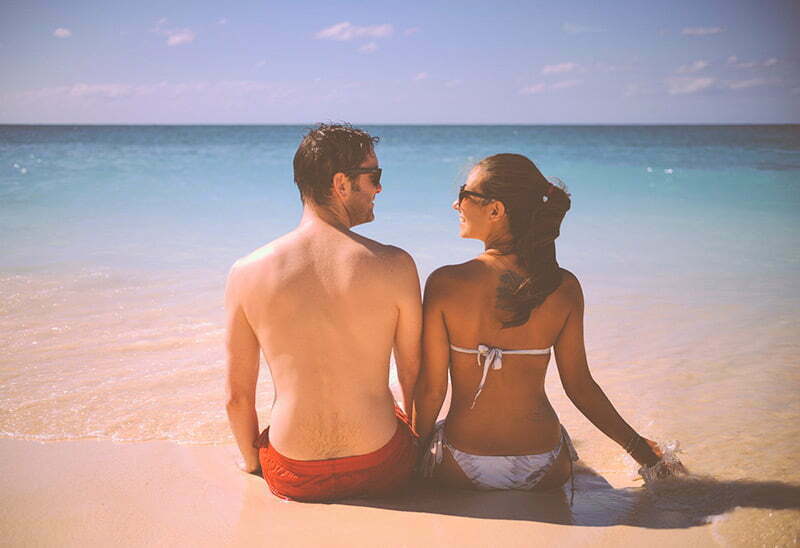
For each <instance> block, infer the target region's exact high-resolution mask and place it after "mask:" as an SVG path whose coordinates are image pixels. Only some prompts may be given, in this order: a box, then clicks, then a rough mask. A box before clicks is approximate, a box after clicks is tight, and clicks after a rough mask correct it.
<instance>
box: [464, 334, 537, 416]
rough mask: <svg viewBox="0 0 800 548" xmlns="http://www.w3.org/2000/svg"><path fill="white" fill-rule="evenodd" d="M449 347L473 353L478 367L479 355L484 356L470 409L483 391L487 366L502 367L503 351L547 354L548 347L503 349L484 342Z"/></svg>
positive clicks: (487, 371) (487, 372) (465, 352)
mask: <svg viewBox="0 0 800 548" xmlns="http://www.w3.org/2000/svg"><path fill="white" fill-rule="evenodd" d="M450 348H452V349H453V350H455V351H456V352H463V353H464V354H475V355H476V356H475V357H476V359H477V362H478V367H481V356H484V360H483V375H481V382H480V384H479V385H478V391H477V392H475V397H474V398H472V405H470V406H469V408H470V409H472V408H474V407H475V403H476V402H477V401H478V396H480V395H481V392H482V391H483V386H484V385H485V384H486V377H487V375H488V374H489V368H490V367H491V368H492V369H502V368H503V353H506V354H533V355H536V354H549V353H550V349H549V348H544V349H538V348H534V349H528V350H503V349H502V348H497V347H496V346H488V345H485V344H479V345H478V348H477V349H475V350H472V349H470V348H462V347H460V346H456V345H454V344H451V345H450Z"/></svg>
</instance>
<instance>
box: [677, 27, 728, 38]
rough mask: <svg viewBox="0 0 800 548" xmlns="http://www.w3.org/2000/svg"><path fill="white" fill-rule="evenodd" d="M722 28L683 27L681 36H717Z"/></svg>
mask: <svg viewBox="0 0 800 548" xmlns="http://www.w3.org/2000/svg"><path fill="white" fill-rule="evenodd" d="M723 30H725V29H723V28H722V27H685V28H684V29H683V30H682V31H681V34H685V35H687V36H709V35H711V34H719V33H720V32H722V31H723Z"/></svg>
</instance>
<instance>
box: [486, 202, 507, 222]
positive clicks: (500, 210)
mask: <svg viewBox="0 0 800 548" xmlns="http://www.w3.org/2000/svg"><path fill="white" fill-rule="evenodd" d="M505 216H506V204H504V203H503V202H501V201H500V200H495V201H494V202H492V206H491V209H490V210H489V220H491V221H499V220H501V219H502V218H503V217H505Z"/></svg>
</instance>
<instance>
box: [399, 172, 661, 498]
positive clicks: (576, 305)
mask: <svg viewBox="0 0 800 548" xmlns="http://www.w3.org/2000/svg"><path fill="white" fill-rule="evenodd" d="M481 181H482V172H481V169H480V167H476V168H475V169H473V170H472V171H471V172H470V175H469V177H468V179H467V183H466V190H472V191H474V192H481V191H482V189H481ZM453 208H454V209H455V210H456V211H458V213H459V219H460V231H461V236H462V237H465V238H476V239H479V240H481V241H483V242H484V244H485V251H484V253H482V254H481V255H480V256H478V257H476V258H475V259H473V260H471V261H468V262H466V263H463V264H458V265H449V266H445V267H442V268H440V269H438V270H436V271H435V272H433V273H432V274H431V275H430V277H429V278H428V281H427V284H426V287H425V295H424V300H423V326H424V327H423V343H422V352H423V357H422V369H421V371H420V376H419V380H418V383H417V388H416V393H415V399H414V407H415V417H414V419H415V427H416V430H417V432H418V433H419V435H420V437H421V440H423V443H422V447H426V446H427V444H426V443H425V441H427V440H429V438H430V435H431V433H432V430H433V427H434V423H435V421H436V418H437V415H438V414H439V411H440V409H441V406H442V404H443V402H444V399H445V394H446V392H447V384H448V370H449V372H450V375H451V378H452V382H453V387H452V388H453V392H452V400H451V404H450V409H449V411H448V414H447V422H446V427H445V435H446V438H447V440H448V441H449V442H450V443H451V444H452V445H453V446H455V447H457V448H458V449H460V450H463V451H466V452H468V453H472V454H476V455H526V454H534V453H544V452H547V451H550V450H551V449H553V448H554V447H555V446H556V445H557V444H558V442H559V439H560V428H559V420H558V417H557V416H556V414H555V412H554V410H553V408H552V407H551V406H550V402H549V401H548V399H547V395H546V394H545V391H544V380H545V372H546V369H547V364H548V361H549V359H550V357H549V356H547V355H544V356H542V355H504V356H503V367H502V369H499V370H492V371H490V372H489V374H488V377H487V380H486V385H485V387H484V390H483V392H482V393H481V395H480V397H479V398H478V400H477V402H476V404H475V407H474V408H472V409H470V405H471V404H472V401H473V397H474V395H475V391H476V389H477V387H478V384H479V383H480V379H481V374H482V369H481V367H478V366H477V364H476V357H475V355H474V354H465V353H461V352H455V351H451V350H450V344H454V345H456V346H460V347H465V348H476V347H477V346H478V344H486V345H490V346H495V347H499V348H504V349H529V348H548V347H551V346H552V347H553V349H554V353H555V359H556V363H557V366H558V372H559V375H560V377H561V382H562V384H563V386H564V389H565V391H566V393H567V395H568V396H569V398H570V400H572V402H573V403H574V404H575V406H576V407H578V409H580V411H581V412H582V413H583V414H584V415H585V416H586V417H587V418H588V419H589V420H590V421H591V422H592V423H593V424H594V425H595V426H597V427H598V428H599V429H600V430H601V431H602V432H604V433H605V434H606V435H607V436H608V437H610V438H611V439H613V440H614V441H616V442H617V443H618V444H620V446H622V447H625V446H626V445H627V444H629V443H630V441H631V440H632V439H635V437H636V435H637V434H636V431H635V430H634V429H633V428H632V427H631V426H630V425H628V423H626V422H625V421H624V420H623V419H622V417H621V416H620V415H619V413H617V411H616V410H615V409H614V406H613V405H612V404H611V402H610V401H609V399H608V398H607V397H606V395H605V394H604V393H603V391H602V389H601V388H600V387H599V386H598V385H597V383H596V382H595V381H594V379H593V378H592V375H591V372H590V371H589V366H588V363H587V359H586V349H585V347H584V336H583V313H584V300H583V293H582V290H581V286H580V283H579V282H578V279H577V278H576V277H575V276H574V275H573V274H572V273H571V272H569V271H567V270H563V269H562V270H561V274H562V275H561V283H560V285H559V286H558V287H557V289H556V290H555V291H554V292H552V293H551V294H550V295H549V296H547V298H546V299H545V300H544V302H543V303H542V304H541V305H539V306H538V307H537V308H535V309H534V310H533V311H532V313H531V315H530V319H529V320H528V321H527V322H525V323H523V324H522V325H519V326H517V327H508V328H503V326H502V322H501V317H502V316H501V314H500V313H499V311H498V309H497V306H496V299H497V288H498V287H499V286H500V285H501V283H502V281H501V277H502V276H504V275H506V276H507V275H508V272H513V273H515V274H518V275H520V276H524V274H525V273H524V271H523V270H522V269H521V268H520V266H519V263H518V258H517V257H516V256H515V255H514V254H509V253H508V252H507V250H508V249H509V242H510V239H511V234H510V229H509V223H508V216H507V212H506V210H505V206H504V204H503V202H500V201H497V200H494V201H488V203H487V201H485V200H481V199H479V198H473V197H471V196H467V197H465V198H464V199H463V201H462V202H461V203H460V204H459V203H458V202H454V204H453ZM501 250H504V251H501ZM563 449H564V448H562V451H561V453H560V455H559V458H558V460H557V461H556V463H555V465H554V466H553V467H552V468H551V469H550V471H549V472H548V474H547V475H546V476H545V477H544V478H543V479H542V481H541V482H540V483H539V484H538V485H537V489H547V488H552V487H555V486H559V485H561V484H563V483H564V481H566V480H567V479H568V477H569V469H570V467H569V456H568V453H569V452H568V451H566V450H563ZM632 456H633V458H635V459H636V460H637V461H638V462H639V463H641V464H654V463H655V462H657V461H658V459H659V457H660V451H659V450H658V449H657V446H656V444H655V443H654V442H652V441H650V440H645V439H644V438H642V441H641V443H639V444H638V447H637V449H636V450H634V451H633V452H632ZM436 477H437V478H438V479H439V480H440V481H442V482H444V483H446V484H449V485H452V486H457V487H469V486H470V485H471V484H470V482H469V480H468V479H467V478H466V477H465V476H464V474H463V472H462V471H461V469H460V468H459V467H458V465H457V464H456V463H455V461H454V460H453V458H452V456H451V455H450V452H449V450H447V449H446V448H445V455H444V459H443V461H442V465H441V466H438V467H437V469H436Z"/></svg>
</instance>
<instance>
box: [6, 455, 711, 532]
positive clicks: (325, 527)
mask: <svg viewBox="0 0 800 548" xmlns="http://www.w3.org/2000/svg"><path fill="white" fill-rule="evenodd" d="M0 454H2V459H0V478H1V479H0V490H2V492H3V499H4V500H3V503H4V504H3V516H2V520H1V521H0V529H2V532H3V539H4V544H6V545H9V546H83V547H86V546H108V545H112V544H113V545H122V546H173V545H179V544H180V545H187V546H258V545H261V546H265V545H269V546H280V545H288V546H312V545H313V546H319V545H324V546H376V545H381V546H434V545H446V546H450V545H455V546H497V545H501V546H530V545H538V544H541V545H552V544H556V543H558V544H559V545H569V546H574V545H578V546H580V545H593V546H616V545H633V544H635V545H643V544H647V545H648V546H649V547H655V546H705V545H715V544H716V542H715V540H714V534H713V533H714V531H713V525H699V526H685V524H682V525H678V526H676V527H669V526H666V527H665V526H664V524H661V525H659V526H658V527H652V526H636V525H625V524H620V525H608V524H607V523H604V524H601V525H599V526H592V525H587V524H585V523H584V524H580V523H578V524H572V523H570V521H571V520H575V517H577V521H578V522H581V521H584V522H586V521H587V517H588V521H589V522H591V519H592V518H591V515H592V512H591V511H590V512H587V511H586V506H587V504H589V505H590V504H591V501H590V500H587V499H586V497H583V498H582V495H581V494H580V489H579V492H578V495H577V496H576V505H575V514H576V516H575V517H571V512H570V510H569V506H568V504H567V502H566V497H565V496H564V495H563V494H548V495H531V494H528V493H472V492H458V491H452V492H441V491H434V490H431V489H426V488H419V487H418V488H416V489H415V490H413V491H412V492H411V493H409V494H407V495H405V496H400V497H396V498H394V499H392V500H386V501H371V502H367V501H346V502H344V503H336V504H305V503H297V502H284V501H280V500H278V499H276V498H275V497H273V496H272V495H271V494H270V493H269V491H268V489H267V487H266V484H265V483H264V481H263V480H262V479H261V478H258V477H255V476H250V475H247V474H244V473H242V472H240V471H239V470H238V469H237V468H236V466H235V462H236V457H237V451H236V448H235V446H233V445H221V446H187V445H178V444H175V443H172V442H166V441H157V442H141V443H130V444H119V443H114V442H110V441H66V442H51V443H41V442H34V441H24V440H11V439H4V440H0ZM606 479H607V478H606ZM580 508H583V510H580ZM595 514H596V516H595V517H596V519H597V520H598V522H604V521H606V522H607V521H608V519H607V518H608V516H607V515H604V512H603V509H602V508H598V509H597V510H596V511H595ZM612 521H613V520H612ZM618 521H621V522H625V521H629V522H630V521H631V519H630V518H625V519H621V520H618ZM633 521H635V519H634V520H633ZM712 521H713V520H712Z"/></svg>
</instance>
